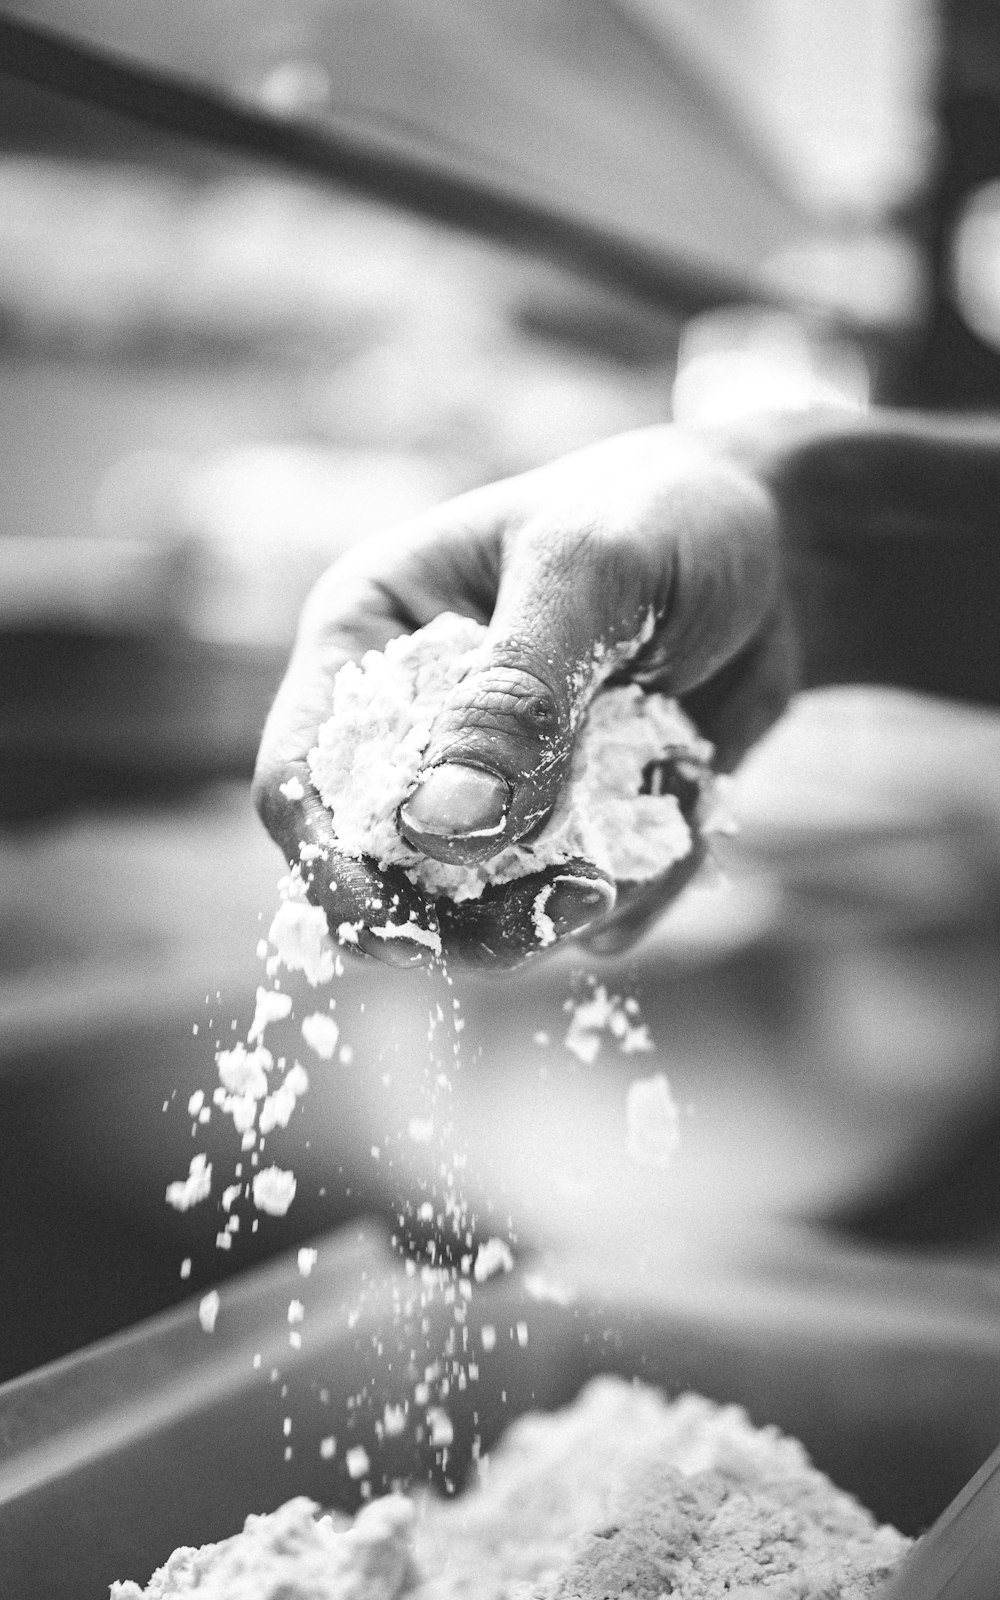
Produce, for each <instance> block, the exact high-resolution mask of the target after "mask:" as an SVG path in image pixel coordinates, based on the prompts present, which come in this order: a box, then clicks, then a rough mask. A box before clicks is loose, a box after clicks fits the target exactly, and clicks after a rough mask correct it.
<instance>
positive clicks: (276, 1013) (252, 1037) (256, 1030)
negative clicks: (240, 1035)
mask: <svg viewBox="0 0 1000 1600" xmlns="http://www.w3.org/2000/svg"><path fill="white" fill-rule="evenodd" d="M291 1009H292V997H291V995H290V994H282V993H281V991H280V990H279V989H263V988H260V987H258V989H257V1005H256V1009H255V1010H254V1014H253V1021H252V1022H251V1024H250V1031H249V1032H248V1034H247V1044H253V1043H254V1042H255V1041H256V1042H259V1041H260V1040H261V1039H263V1037H264V1029H265V1028H267V1027H269V1026H270V1024H271V1023H272V1022H281V1021H282V1019H283V1018H285V1017H287V1016H288V1013H289V1012H290V1011H291Z"/></svg>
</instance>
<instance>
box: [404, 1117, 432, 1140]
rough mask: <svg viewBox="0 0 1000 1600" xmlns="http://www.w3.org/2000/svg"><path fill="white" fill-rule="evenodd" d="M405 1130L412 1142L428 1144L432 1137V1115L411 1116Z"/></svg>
mask: <svg viewBox="0 0 1000 1600" xmlns="http://www.w3.org/2000/svg"><path fill="white" fill-rule="evenodd" d="M406 1132H407V1135H408V1137H409V1138H410V1139H412V1140H413V1143H414V1144H429V1143H430V1141H431V1140H432V1139H433V1137H434V1119H433V1118H432V1117H411V1118H410V1120H409V1122H408V1123H407V1127H406Z"/></svg>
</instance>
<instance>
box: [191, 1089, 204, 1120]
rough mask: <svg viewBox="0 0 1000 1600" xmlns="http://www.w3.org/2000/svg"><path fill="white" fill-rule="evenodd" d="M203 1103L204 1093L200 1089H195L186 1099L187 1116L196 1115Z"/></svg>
mask: <svg viewBox="0 0 1000 1600" xmlns="http://www.w3.org/2000/svg"><path fill="white" fill-rule="evenodd" d="M204 1104H205V1094H204V1091H203V1090H202V1089H196V1090H195V1091H194V1094H193V1095H192V1096H191V1098H190V1100H189V1101H188V1116H189V1117H196V1116H197V1115H198V1113H199V1111H200V1110H201V1108H202V1106H203V1105H204Z"/></svg>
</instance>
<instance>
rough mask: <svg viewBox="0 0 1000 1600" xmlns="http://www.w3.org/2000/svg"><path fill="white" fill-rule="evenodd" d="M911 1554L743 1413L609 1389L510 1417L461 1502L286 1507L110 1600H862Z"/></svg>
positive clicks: (610, 1385) (603, 1382)
mask: <svg viewBox="0 0 1000 1600" xmlns="http://www.w3.org/2000/svg"><path fill="white" fill-rule="evenodd" d="M908 1543H909V1541H908V1540H906V1539H905V1538H903V1536H902V1535H901V1534H899V1533H897V1532H896V1530H895V1529H894V1528H890V1527H879V1526H878V1524H877V1523H876V1522H875V1519H874V1518H873V1517H872V1516H871V1515H870V1514H869V1513H868V1512H867V1511H865V1510H864V1509H863V1508H862V1507H861V1506H860V1505H859V1504H858V1503H857V1501H856V1500H854V1499H852V1498H851V1496H850V1495H847V1494H844V1493H843V1492H842V1491H841V1490H839V1489H837V1488H836V1487H835V1486H834V1485H833V1484H832V1483H831V1482H830V1480H829V1479H828V1478H826V1477H825V1476H824V1475H823V1474H822V1473H821V1472H819V1471H817V1469H816V1468H815V1467H813V1466H812V1465H811V1464H810V1462H809V1460H808V1458H807V1456H806V1453H805V1451H804V1450H803V1448H802V1446H801V1445H800V1444H799V1443H798V1442H797V1441H796V1440H794V1439H789V1438H786V1437H784V1436H782V1435H781V1434H780V1433H778V1431H777V1430H776V1429H775V1428H755V1427H754V1426H753V1425H752V1424H751V1423H750V1421H749V1420H748V1418H747V1417H746V1415H745V1414H744V1413H743V1412H742V1411H741V1410H739V1409H738V1408H737V1407H736V1406H719V1405H715V1404H714V1403H713V1402H712V1401H710V1400H705V1399H702V1398H701V1397H700V1396H697V1395H684V1396H682V1397H681V1398H680V1399H679V1400H675V1401H672V1402H668V1401H666V1400H664V1399H663V1398H662V1396H661V1395H659V1394H657V1393H656V1392H655V1391H654V1390H652V1389H648V1388H643V1387H641V1386H636V1385H633V1384H630V1383H626V1382H624V1381H623V1380H622V1379H619V1378H601V1379H597V1380H595V1381H594V1382H593V1383H592V1384H591V1385H590V1386H589V1387H588V1388H587V1389H586V1390H585V1391H584V1393H583V1394H582V1395H581V1397H580V1399H579V1400H578V1401H577V1402H576V1403H575V1404H574V1405H573V1406H571V1407H569V1408H568V1409H567V1410H565V1411H563V1412H560V1413H558V1414H556V1415H555V1416H549V1417H543V1416H529V1417H525V1418H523V1419H522V1420H521V1421H519V1422H517V1423H515V1424H514V1426H513V1428H512V1429H511V1430H510V1432H509V1433H508V1435H507V1437H506V1439H505V1440H504V1441H503V1442H502V1443H501V1445H500V1447H499V1449H498V1450H497V1451H495V1452H494V1453H493V1455H492V1456H491V1459H490V1468H489V1473H488V1475H487V1476H486V1478H485V1480H484V1481H483V1482H482V1483H481V1484H480V1486H479V1487H477V1488H475V1489H472V1490H470V1491H467V1492H466V1493H465V1494H464V1495H462V1496H460V1497H459V1499H458V1500H451V1501H441V1500H438V1499H436V1498H434V1497H433V1496H431V1495H430V1494H429V1493H427V1492H426V1491H421V1492H419V1493H418V1494H417V1495H415V1496H414V1499H413V1501H410V1500H407V1499H405V1498H404V1497H402V1496H400V1495H391V1496H388V1497H387V1498H386V1499H384V1500H376V1501H373V1502H372V1503H371V1504H370V1505H369V1506H367V1507H366V1508H365V1509H364V1510H362V1511H361V1512H359V1514H358V1516H357V1518H356V1519H355V1520H354V1523H353V1524H351V1523H350V1522H348V1520H347V1519H346V1518H343V1517H341V1516H338V1515H336V1514H334V1515H326V1516H323V1515H321V1514H320V1512H319V1507H318V1506H316V1505H314V1504H313V1502H311V1501H309V1500H306V1499H298V1500H292V1501H290V1502H288V1503H287V1504H286V1505H285V1506H283V1507H281V1508H280V1509H279V1510H278V1511H276V1512H274V1513H273V1514H272V1515H270V1516H263V1517H250V1518H249V1519H248V1521H247V1525H246V1528H245V1530H244V1532H243V1533H241V1534H237V1535H236V1536H235V1537H233V1538H231V1539H226V1540H224V1541H223V1542H222V1543H220V1544H215V1545H206V1546H204V1547H203V1548H202V1549H200V1550H195V1549H182V1550H178V1551H175V1553H174V1554H173V1556H171V1558H170V1560H169V1561H168V1562H167V1564H166V1565H165V1566H164V1567H161V1568H160V1569H159V1571H158V1572H156V1573H154V1575H153V1577H152V1579H151V1581H150V1583H149V1586H148V1588H147V1589H144V1590H141V1589H140V1588H139V1587H138V1585H137V1584H134V1583H116V1584H113V1585H112V1588H111V1595H112V1600H144V1597H145V1600H180V1597H181V1596H186V1595H189V1594H190V1593H192V1592H193V1591H196V1592H197V1594H198V1596H199V1597H200V1600H279V1597H280V1600H399V1597H401V1596H404V1595H408V1596H412V1600H459V1597H465V1600H468V1597H469V1596H473V1595H474V1596H475V1597H476V1600H511V1597H512V1596H515V1595H516V1596H520V1597H523V1600H660V1597H662V1596H664V1595H670V1596H671V1597H672V1600H744V1597H746V1600H749V1597H750V1596H751V1595H754V1596H758V1595H759V1596H761V1597H766V1600H833V1597H835V1596H836V1597H837V1600H869V1597H873V1596H874V1595H875V1593H876V1591H877V1589H878V1587H879V1585H880V1584H881V1582H882V1581H883V1580H884V1579H885V1577H886V1576H887V1575H888V1574H889V1572H891V1570H892V1569H893V1568H894V1567H895V1566H896V1564H897V1563H898V1562H899V1561H900V1560H901V1558H902V1556H903V1555H904V1554H905V1552H906V1549H907V1547H908Z"/></svg>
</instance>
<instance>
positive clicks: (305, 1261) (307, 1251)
mask: <svg viewBox="0 0 1000 1600" xmlns="http://www.w3.org/2000/svg"><path fill="white" fill-rule="evenodd" d="M296 1260H297V1261H298V1267H299V1273H300V1275H301V1276H302V1277H303V1278H308V1277H309V1275H310V1273H311V1272H312V1269H313V1267H314V1266H315V1265H316V1263H317V1261H318V1260H319V1251H318V1250H315V1249H313V1247H312V1245H308V1244H304V1245H303V1246H302V1247H301V1249H300V1250H299V1253H298V1256H297V1257H296Z"/></svg>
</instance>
